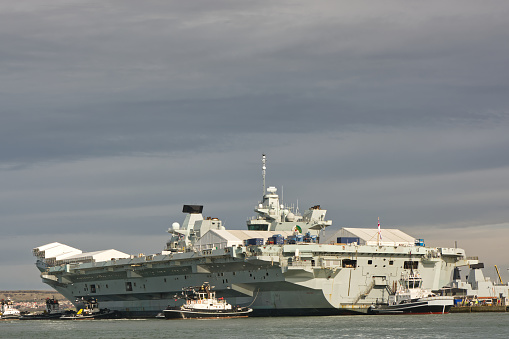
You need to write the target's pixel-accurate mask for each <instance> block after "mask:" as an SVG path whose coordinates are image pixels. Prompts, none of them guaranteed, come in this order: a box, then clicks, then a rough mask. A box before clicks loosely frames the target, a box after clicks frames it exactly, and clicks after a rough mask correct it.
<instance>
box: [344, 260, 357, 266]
mask: <svg viewBox="0 0 509 339" xmlns="http://www.w3.org/2000/svg"><path fill="white" fill-rule="evenodd" d="M342 263H343V268H356V267H357V260H352V259H343V262H342Z"/></svg>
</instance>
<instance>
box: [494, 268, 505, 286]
mask: <svg viewBox="0 0 509 339" xmlns="http://www.w3.org/2000/svg"><path fill="white" fill-rule="evenodd" d="M495 269H496V270H497V274H498V279H499V280H500V283H501V284H504V282H503V281H502V277H501V276H500V272H499V271H498V267H497V265H495Z"/></svg>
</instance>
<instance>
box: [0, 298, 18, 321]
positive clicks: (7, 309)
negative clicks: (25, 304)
mask: <svg viewBox="0 0 509 339" xmlns="http://www.w3.org/2000/svg"><path fill="white" fill-rule="evenodd" d="M20 315H21V313H20V311H19V310H17V309H15V308H14V303H13V302H12V300H11V299H10V298H7V300H4V299H2V309H1V311H0V319H5V320H7V319H19V316H20Z"/></svg>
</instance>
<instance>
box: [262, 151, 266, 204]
mask: <svg viewBox="0 0 509 339" xmlns="http://www.w3.org/2000/svg"><path fill="white" fill-rule="evenodd" d="M266 161H267V158H266V157H265V154H262V179H263V192H262V197H263V196H265V170H266V169H267V166H265V164H266Z"/></svg>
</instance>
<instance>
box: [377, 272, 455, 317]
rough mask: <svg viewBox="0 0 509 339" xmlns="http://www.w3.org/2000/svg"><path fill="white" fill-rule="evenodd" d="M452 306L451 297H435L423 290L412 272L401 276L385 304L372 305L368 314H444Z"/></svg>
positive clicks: (420, 279)
mask: <svg viewBox="0 0 509 339" xmlns="http://www.w3.org/2000/svg"><path fill="white" fill-rule="evenodd" d="M453 305H454V299H453V297H446V296H437V295H436V294H434V293H432V292H431V291H430V290H426V289H423V288H422V278H421V277H420V275H419V274H418V273H414V272H413V271H412V272H411V273H410V274H408V275H403V276H402V278H401V280H400V286H399V288H398V290H397V291H396V293H394V294H391V295H390V296H389V301H388V302H387V303H377V304H374V305H372V306H371V307H370V308H369V310H368V314H445V313H449V310H450V309H451V307H452V306H453Z"/></svg>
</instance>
